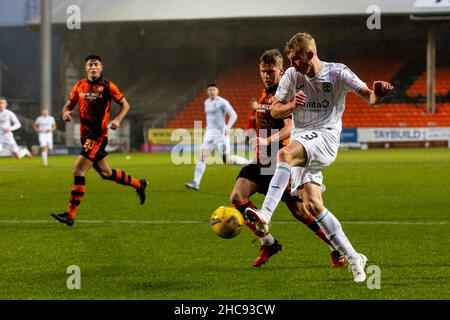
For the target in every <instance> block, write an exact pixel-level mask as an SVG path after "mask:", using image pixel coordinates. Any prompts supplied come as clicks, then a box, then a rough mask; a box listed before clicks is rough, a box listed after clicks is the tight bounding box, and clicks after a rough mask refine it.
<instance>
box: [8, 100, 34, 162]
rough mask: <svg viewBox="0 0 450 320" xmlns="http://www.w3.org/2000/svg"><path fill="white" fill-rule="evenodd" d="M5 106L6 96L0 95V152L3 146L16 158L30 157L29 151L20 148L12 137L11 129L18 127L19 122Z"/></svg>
mask: <svg viewBox="0 0 450 320" xmlns="http://www.w3.org/2000/svg"><path fill="white" fill-rule="evenodd" d="M7 107H8V102H7V100H6V98H4V97H0V152H2V151H3V148H5V149H7V150H9V151H11V152H12V154H13V155H14V157H16V158H17V159H22V158H23V157H28V158H30V159H31V158H32V155H31V152H30V151H29V150H28V149H27V148H23V149H20V148H19V146H18V145H17V143H16V140H15V139H14V135H13V131H15V130H17V129H19V128H20V127H21V124H20V121H19V119H17V116H16V115H15V114H14V112H12V111H10V110H8V109H7Z"/></svg>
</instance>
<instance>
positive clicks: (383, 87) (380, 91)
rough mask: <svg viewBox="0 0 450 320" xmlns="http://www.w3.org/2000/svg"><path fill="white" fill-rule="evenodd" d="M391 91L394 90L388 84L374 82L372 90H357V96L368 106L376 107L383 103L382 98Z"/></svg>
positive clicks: (365, 88)
mask: <svg viewBox="0 0 450 320" xmlns="http://www.w3.org/2000/svg"><path fill="white" fill-rule="evenodd" d="M392 90H394V86H393V85H392V84H390V83H389V82H386V81H374V82H373V86H372V90H370V89H369V88H367V87H364V88H362V89H360V90H359V92H358V94H359V95H360V96H361V97H362V98H363V99H364V100H366V101H367V103H369V104H370V105H378V104H380V103H381V102H382V101H383V98H384V97H385V96H386V95H387V94H388V93H389V92H391V91H392Z"/></svg>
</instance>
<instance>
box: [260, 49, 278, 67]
mask: <svg viewBox="0 0 450 320" xmlns="http://www.w3.org/2000/svg"><path fill="white" fill-rule="evenodd" d="M259 64H273V65H274V66H276V67H278V68H281V67H283V55H282V54H281V52H280V50H278V49H270V50H266V51H264V53H263V54H262V55H261V57H260V58H259Z"/></svg>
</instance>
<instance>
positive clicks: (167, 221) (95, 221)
mask: <svg viewBox="0 0 450 320" xmlns="http://www.w3.org/2000/svg"><path fill="white" fill-rule="evenodd" d="M55 222H56V221H54V220H51V219H49V220H0V224H21V223H22V224H42V223H55ZM77 222H79V223H88V224H102V223H112V224H172V225H175V224H207V223H208V220H205V221H201V220H172V221H171V220H77ZM297 223H298V222H297V221H273V222H272V224H297ZM341 223H344V224H362V225H447V224H450V221H341Z"/></svg>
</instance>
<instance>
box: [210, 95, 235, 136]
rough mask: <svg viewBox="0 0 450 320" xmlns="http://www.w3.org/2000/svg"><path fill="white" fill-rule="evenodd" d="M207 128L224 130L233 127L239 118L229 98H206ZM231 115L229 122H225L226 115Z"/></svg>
mask: <svg viewBox="0 0 450 320" xmlns="http://www.w3.org/2000/svg"><path fill="white" fill-rule="evenodd" d="M205 113H206V129H218V130H221V131H223V130H224V129H225V128H228V129H231V128H232V127H233V125H234V123H235V122H236V120H237V113H236V111H234V109H233V107H232V106H231V104H230V103H229V102H228V100H226V99H224V98H222V97H219V96H218V97H216V98H215V99H210V98H208V99H206V100H205ZM226 114H228V116H229V117H230V118H229V119H228V123H225V116H226Z"/></svg>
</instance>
